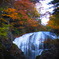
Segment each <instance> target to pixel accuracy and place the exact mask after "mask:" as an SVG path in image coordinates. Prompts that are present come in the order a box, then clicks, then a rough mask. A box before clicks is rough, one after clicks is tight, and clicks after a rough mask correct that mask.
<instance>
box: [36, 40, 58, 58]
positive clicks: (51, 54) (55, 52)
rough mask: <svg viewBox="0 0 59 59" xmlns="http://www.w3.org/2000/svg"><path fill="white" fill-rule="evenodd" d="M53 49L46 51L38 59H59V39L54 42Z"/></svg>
mask: <svg viewBox="0 0 59 59" xmlns="http://www.w3.org/2000/svg"><path fill="white" fill-rule="evenodd" d="M50 44H51V48H49V49H48V50H44V51H43V52H42V54H41V55H40V56H37V57H36V59H59V39H55V40H53V41H52V43H51V42H50Z"/></svg>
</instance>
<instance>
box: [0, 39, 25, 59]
mask: <svg viewBox="0 0 59 59" xmlns="http://www.w3.org/2000/svg"><path fill="white" fill-rule="evenodd" d="M3 40H4V39H2V41H0V59H25V55H24V53H23V52H22V51H21V50H20V49H19V48H18V47H17V46H16V45H15V44H13V43H12V42H10V41H9V40H7V41H6V40H5V41H3Z"/></svg>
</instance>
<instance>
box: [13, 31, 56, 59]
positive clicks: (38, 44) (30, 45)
mask: <svg viewBox="0 0 59 59" xmlns="http://www.w3.org/2000/svg"><path fill="white" fill-rule="evenodd" d="M48 38H50V39H55V38H56V37H55V35H52V34H51V33H50V32H44V31H41V32H33V33H28V34H24V35H22V36H21V37H18V38H16V39H15V40H14V41H13V43H14V44H16V45H17V46H18V48H20V49H21V50H22V51H23V52H24V54H25V55H26V57H27V59H35V58H36V56H38V55H41V53H42V51H43V50H44V49H45V48H44V43H43V42H44V41H46V40H47V39H48Z"/></svg>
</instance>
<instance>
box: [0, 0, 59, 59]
mask: <svg viewBox="0 0 59 59" xmlns="http://www.w3.org/2000/svg"><path fill="white" fill-rule="evenodd" d="M37 2H39V0H0V51H1V52H0V57H1V59H8V58H9V57H10V59H11V58H12V59H13V58H14V59H21V58H25V56H24V54H23V52H22V51H21V50H20V49H18V48H17V46H16V45H14V44H13V43H12V42H13V40H14V38H15V37H19V36H21V35H23V34H25V33H29V32H37V31H51V32H53V33H55V34H56V35H57V39H58V35H59V1H58V0H53V1H51V2H50V3H49V4H53V7H52V8H54V10H53V13H52V14H51V15H50V20H49V21H48V24H47V25H46V26H43V25H42V24H41V20H40V19H38V17H40V14H39V13H38V11H37V10H36V8H35V3H37ZM55 43H57V41H56V42H55ZM57 45H58V47H59V43H57ZM58 47H57V48H58ZM58 49H59V48H58ZM17 51H18V52H17ZM57 54H58V53H57ZM19 55H20V56H19ZM7 56H8V57H7Z"/></svg>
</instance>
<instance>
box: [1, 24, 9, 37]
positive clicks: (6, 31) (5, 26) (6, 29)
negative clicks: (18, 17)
mask: <svg viewBox="0 0 59 59" xmlns="http://www.w3.org/2000/svg"><path fill="white" fill-rule="evenodd" d="M8 27H9V25H6V24H3V27H0V37H1V36H4V37H6V36H7V33H8Z"/></svg>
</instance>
